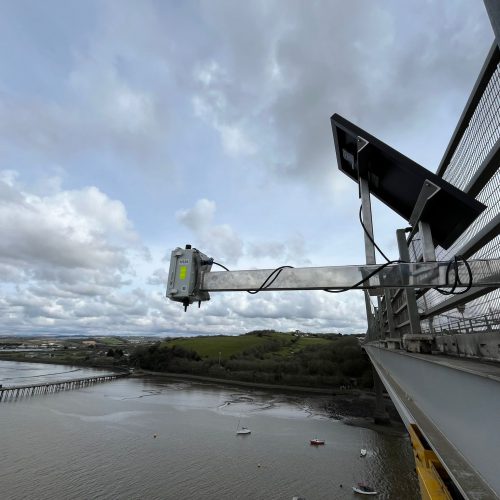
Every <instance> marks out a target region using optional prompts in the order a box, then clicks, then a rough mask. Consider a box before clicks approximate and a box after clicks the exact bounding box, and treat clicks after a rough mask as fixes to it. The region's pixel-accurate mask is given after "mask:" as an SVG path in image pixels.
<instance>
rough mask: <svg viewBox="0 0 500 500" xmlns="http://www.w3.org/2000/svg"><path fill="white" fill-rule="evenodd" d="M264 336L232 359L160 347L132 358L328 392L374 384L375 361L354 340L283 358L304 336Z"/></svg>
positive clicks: (154, 365) (142, 364)
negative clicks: (285, 352)
mask: <svg viewBox="0 0 500 500" xmlns="http://www.w3.org/2000/svg"><path fill="white" fill-rule="evenodd" d="M262 334H263V335H264V336H266V337H267V338H266V340H265V342H262V343H261V344H259V345H257V346H254V347H251V348H248V349H246V350H244V351H241V352H239V353H237V354H234V355H232V356H231V357H230V358H229V359H222V360H219V359H215V358H201V357H200V356H199V355H198V353H196V352H195V351H193V350H190V349H186V348H184V347H180V346H176V345H173V346H171V347H170V346H166V345H162V344H161V342H158V343H156V344H153V345H151V346H140V347H138V348H137V349H136V350H135V351H134V352H133V353H132V354H131V356H130V363H131V365H132V366H135V367H139V368H142V369H145V370H151V371H159V372H171V373H188V374H192V375H204V376H209V377H216V378H226V379H233V380H242V381H247V382H257V383H267V384H280V385H296V386H324V387H342V386H354V385H355V386H358V387H372V385H373V379H372V371H371V365H370V362H369V360H368V358H367V356H366V354H364V352H363V351H362V349H361V347H360V345H359V343H358V340H357V339H356V338H354V337H350V336H338V335H335V336H334V337H333V336H332V340H331V341H330V342H328V343H322V344H320V345H311V346H307V347H303V348H301V349H297V350H296V351H294V352H293V353H291V354H290V353H287V354H283V348H284V347H290V346H293V345H294V344H295V343H296V342H297V341H298V337H297V338H294V339H292V341H290V340H289V339H287V338H285V337H283V338H281V337H280V336H279V335H276V334H275V335H271V334H270V333H268V332H263V333H262Z"/></svg>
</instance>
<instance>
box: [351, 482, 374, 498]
mask: <svg viewBox="0 0 500 500" xmlns="http://www.w3.org/2000/svg"><path fill="white" fill-rule="evenodd" d="M352 489H353V491H354V493H359V494H360V495H378V491H375V490H374V489H373V488H370V487H369V486H367V485H366V484H362V483H358V484H357V485H356V486H353V487H352Z"/></svg>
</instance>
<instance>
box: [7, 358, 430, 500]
mask: <svg viewBox="0 0 500 500" xmlns="http://www.w3.org/2000/svg"><path fill="white" fill-rule="evenodd" d="M94 373H96V371H93V370H91V369H80V368H78V367H68V366H60V365H39V364H30V363H13V362H7V361H0V383H2V384H3V385H4V387H5V386H11V385H22V384H27V383H30V382H33V383H38V382H40V381H48V380H50V381H54V380H63V379H68V378H80V377H84V376H89V375H91V374H94ZM323 399H324V397H323ZM321 408H322V401H321V396H310V397H309V396H305V395H302V394H295V395H291V394H290V393H287V394H280V393H279V392H272V391H264V390H249V389H247V388H242V387H230V386H222V385H220V386H219V385H213V384H208V383H200V382H191V381H190V382H184V381H173V380H170V379H163V378H152V377H151V378H146V377H141V378H126V379H119V380H117V381H114V382H109V383H104V384H98V385H95V386H92V387H88V388H86V389H80V390H75V391H68V392H60V393H56V394H50V395H46V396H35V397H32V398H28V399H22V400H18V401H15V402H7V403H0V438H1V448H2V453H1V455H0V492H1V493H0V496H1V498H4V499H9V500H10V499H37V500H38V499H40V500H42V499H51V500H53V499H64V500H66V499H68V500H69V499H141V500H149V499H179V500H182V499H204V500H212V499H214V500H216V499H217V500H220V499H229V500H239V499H251V500H260V499H262V500H267V499H269V500H270V499H280V500H281V499H283V500H286V499H288V500H291V499H292V497H293V496H300V497H303V498H305V499H306V500H320V499H348V498H349V499H354V498H356V495H355V494H354V493H353V491H352V489H351V486H352V484H353V483H355V482H357V481H364V482H366V483H368V484H370V485H373V486H374V487H376V489H377V490H378V491H379V495H378V496H377V497H375V498H379V499H394V500H418V499H419V498H420V495H419V494H418V483H417V480H416V477H415V474H414V472H413V470H414V462H413V457H412V452H411V448H410V442H409V439H408V438H407V437H395V436H389V435H384V434H379V433H376V432H374V431H372V430H369V429H363V428H358V427H352V426H347V425H345V424H343V423H342V422H341V421H337V420H333V419H331V418H328V416H327V415H326V414H325V412H324V411H323V410H322V409H321ZM239 421H241V425H244V426H246V427H248V428H250V429H251V431H252V433H251V435H248V436H236V435H235V431H236V428H237V425H238V422H239ZM314 437H318V438H320V439H325V441H326V444H325V446H320V447H319V446H318V447H314V446H311V445H310V444H309V440H310V439H312V438H314ZM360 448H367V450H368V454H367V456H366V457H365V458H360V456H359V450H360ZM341 485H342V487H341Z"/></svg>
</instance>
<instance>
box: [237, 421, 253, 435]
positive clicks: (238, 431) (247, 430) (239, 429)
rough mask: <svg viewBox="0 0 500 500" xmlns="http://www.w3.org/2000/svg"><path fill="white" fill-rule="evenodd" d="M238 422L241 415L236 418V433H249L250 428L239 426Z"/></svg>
mask: <svg viewBox="0 0 500 500" xmlns="http://www.w3.org/2000/svg"><path fill="white" fill-rule="evenodd" d="M240 422H241V416H240V418H239V419H238V425H237V426H236V435H237V436H243V435H245V434H250V433H251V432H252V431H251V430H250V429H247V428H246V427H240Z"/></svg>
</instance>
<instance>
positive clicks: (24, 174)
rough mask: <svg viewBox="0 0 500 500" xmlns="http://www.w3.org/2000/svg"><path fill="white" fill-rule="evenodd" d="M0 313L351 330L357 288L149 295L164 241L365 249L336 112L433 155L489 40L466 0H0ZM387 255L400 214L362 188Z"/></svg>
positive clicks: (18, 319) (9, 323)
mask: <svg viewBox="0 0 500 500" xmlns="http://www.w3.org/2000/svg"><path fill="white" fill-rule="evenodd" d="M0 10H1V15H0V61H1V64H0V234H1V238H0V315H1V318H2V321H1V322H0V335H56V334H61V335H69V334H75V335H88V336H91V335H147V336H150V335H157V336H162V337H165V336H182V335H196V334H240V333H244V332H247V331H250V330H256V329H275V330H278V331H289V330H302V331H307V332H340V333H344V334H350V333H363V332H364V331H365V330H366V319H365V317H366V314H365V305H364V299H363V293H362V292H361V291H351V292H347V293H344V294H336V295H331V294H327V293H324V292H304V291H295V292H292V291H288V292H281V293H278V292H262V293H259V294H257V295H249V294H246V293H243V292H241V293H218V294H216V293H213V294H212V299H211V300H210V302H206V303H204V304H202V307H201V308H200V309H197V308H196V307H191V308H189V309H188V311H187V312H186V313H184V312H183V308H182V305H181V304H179V303H174V302H170V301H168V300H167V299H166V298H165V288H166V283H165V281H166V279H165V278H166V274H167V272H168V264H169V260H170V252H171V251H172V250H173V249H174V248H175V247H177V246H184V245H185V244H188V243H189V244H192V245H193V246H195V247H196V248H199V249H200V250H201V251H203V252H204V253H205V254H207V255H209V256H211V257H214V258H215V260H216V261H218V262H220V263H222V264H224V265H226V266H227V267H229V268H230V269H258V268H264V269H267V268H269V269H272V268H274V267H277V266H281V265H292V266H327V265H350V264H362V263H363V262H364V244H363V231H362V228H361V227H360V225H359V222H358V210H359V199H358V189H357V186H356V184H355V183H354V182H352V181H351V180H350V179H348V178H347V177H346V176H344V175H343V174H342V173H341V172H340V171H339V170H338V168H337V164H336V157H335V148H334V143H333V138H332V132H331V126H330V116H331V115H332V114H333V113H339V114H340V115H342V116H344V117H345V118H347V119H348V120H350V121H352V122H354V123H356V124H357V125H359V126H360V127H362V128H364V129H365V130H367V131H368V132H369V133H371V134H372V135H375V136H377V137H378V138H379V139H381V140H383V141H384V142H386V143H388V144H389V145H391V146H392V147H394V148H396V149H398V150H399V151H401V152H402V153H403V154H405V155H407V156H409V157H410V158H412V159H413V160H415V161H417V162H419V163H420V164H421V165H423V166H424V167H426V168H428V169H429V170H431V171H433V172H435V171H436V169H437V166H438V165H439V162H440V160H441V158H442V156H443V153H444V151H445V149H446V146H447V144H448V141H449V140H450V137H451V134H452V133H453V130H454V128H455V125H456V123H457V121H458V118H459V116H460V114H461V112H462V110H463V108H464V106H465V103H466V101H467V98H468V96H469V94H470V91H471V89H472V87H473V85H474V82H475V80H476V77H477V74H478V72H479V70H480V68H481V66H482V64H483V62H484V59H485V57H486V55H487V52H488V50H489V48H490V46H491V44H492V42H493V33H492V30H491V26H490V23H489V20H488V16H487V14H486V10H485V8H484V5H483V2H482V1H481V0H456V1H454V2H442V1H438V0H435V1H432V0H427V1H422V0H408V1H405V2H401V1H398V0H385V1H379V2H374V1H372V0H353V1H350V2H345V1H343V0H328V1H326V0H324V1H315V0H308V1H307V2H306V1H303V0H265V1H264V0H255V1H252V2H247V1H243V0H227V1H221V0H207V1H204V0H192V1H191V0H185V1H178V0H175V1H174V0H170V1H169V0H164V1H159V0H158V1H149V0H141V1H137V0H134V1H127V0H114V1H105V0H99V1H92V0H88V1H85V2H81V1H72V0H61V1H54V0H47V1H44V2H39V1H35V0H29V1H28V0H3V1H1V2H0ZM373 210H374V229H375V239H376V241H377V242H378V244H379V245H380V246H381V247H382V249H383V250H384V251H385V252H386V253H387V254H388V255H389V256H390V257H392V258H397V245H396V238H395V231H396V229H398V228H401V227H405V226H406V225H407V223H406V221H404V220H403V219H401V218H400V217H398V216H397V215H395V214H394V213H392V212H391V211H390V210H389V209H388V208H386V207H385V206H383V205H382V204H381V203H379V202H377V201H376V200H375V201H374V202H373Z"/></svg>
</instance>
